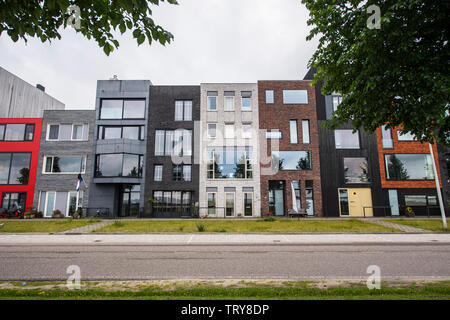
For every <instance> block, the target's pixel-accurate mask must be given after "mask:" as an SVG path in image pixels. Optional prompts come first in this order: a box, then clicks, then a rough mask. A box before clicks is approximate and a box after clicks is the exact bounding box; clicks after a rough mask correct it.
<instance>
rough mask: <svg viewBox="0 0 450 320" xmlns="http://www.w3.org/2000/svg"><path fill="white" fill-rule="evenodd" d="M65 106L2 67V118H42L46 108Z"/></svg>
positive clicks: (62, 108) (0, 85) (60, 108)
mask: <svg viewBox="0 0 450 320" xmlns="http://www.w3.org/2000/svg"><path fill="white" fill-rule="evenodd" d="M40 87H41V88H43V87H42V86H40ZM64 107H65V106H64V103H62V102H60V101H58V100H57V99H55V98H53V97H51V96H49V95H48V94H46V93H45V92H44V91H43V90H42V89H38V88H36V87H34V86H32V85H31V84H29V83H28V82H26V81H24V80H22V79H20V78H19V77H17V76H15V75H14V74H12V73H10V72H8V71H6V70H5V69H3V68H2V67H0V118H42V116H43V112H44V110H64Z"/></svg>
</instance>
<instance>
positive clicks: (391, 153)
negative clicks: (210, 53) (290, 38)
mask: <svg viewBox="0 0 450 320" xmlns="http://www.w3.org/2000/svg"><path fill="white" fill-rule="evenodd" d="M313 76H314V69H311V70H309V72H308V73H307V75H306V76H305V78H304V79H303V80H291V81H258V82H256V83H204V84H200V85H192V86H173V85H167V86H158V85H153V84H152V83H151V81H150V80H117V79H112V80H99V81H98V82H97V92H96V100H95V110H66V108H65V105H64V104H63V103H61V102H59V101H58V100H56V99H54V98H53V97H51V96H49V95H48V94H46V93H45V88H43V87H42V86H41V85H37V86H36V87H34V86H32V85H30V84H28V83H26V82H25V81H23V80H21V79H20V78H18V77H16V76H14V75H13V74H11V73H9V72H7V71H6V70H4V69H2V68H0V194H1V209H2V210H15V208H17V207H18V206H20V207H22V208H25V210H30V209H31V208H33V209H35V210H38V211H41V212H42V213H43V216H44V217H52V216H53V214H54V212H55V211H56V210H59V211H60V212H61V213H62V214H63V215H65V216H69V215H72V214H73V213H74V212H76V211H77V210H81V212H83V214H85V215H87V216H95V215H97V216H99V215H100V216H105V217H106V216H108V217H158V218H175V217H219V218H233V217H249V218H250V217H260V216H263V215H267V214H270V215H274V216H280V217H281V216H288V215H290V214H295V213H304V214H306V215H309V216H325V217H349V216H385V215H386V216H399V215H404V214H405V212H406V210H410V209H411V210H413V211H414V213H415V214H416V215H430V216H431V215H439V214H440V210H439V203H438V197H437V191H436V190H437V189H436V184H435V176H437V177H438V179H439V183H440V187H441V191H440V192H442V194H443V198H444V204H445V209H447V208H448V200H449V192H450V190H449V168H450V160H449V150H448V149H446V148H444V147H442V146H436V144H434V145H433V146H432V152H431V153H430V148H429V145H428V144H427V143H420V142H418V141H416V140H415V137H414V136H412V135H410V134H402V132H401V128H396V129H390V128H387V127H382V128H379V129H378V130H377V132H376V133H366V132H364V131H363V130H361V129H359V128H353V127H352V126H351V125H350V124H349V125H344V126H341V127H340V128H338V129H336V130H330V129H328V128H326V127H325V126H323V123H324V122H326V120H329V119H331V117H332V115H333V112H334V110H336V108H338V106H339V103H340V101H341V99H342V97H341V96H340V95H338V94H332V95H323V94H322V92H321V84H320V83H319V84H318V85H316V86H313V85H312V79H313ZM433 161H435V164H436V166H433ZM435 167H436V168H435Z"/></svg>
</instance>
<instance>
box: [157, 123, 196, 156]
mask: <svg viewBox="0 0 450 320" xmlns="http://www.w3.org/2000/svg"><path fill="white" fill-rule="evenodd" d="M164 155H166V156H180V157H181V156H191V155H192V130H185V129H177V130H156V132H155V156H164Z"/></svg>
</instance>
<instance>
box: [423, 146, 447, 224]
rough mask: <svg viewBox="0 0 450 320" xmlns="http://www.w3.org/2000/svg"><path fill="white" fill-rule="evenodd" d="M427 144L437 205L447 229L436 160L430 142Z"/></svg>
mask: <svg viewBox="0 0 450 320" xmlns="http://www.w3.org/2000/svg"><path fill="white" fill-rule="evenodd" d="M428 145H429V146H430V154H431V161H432V162H433V172H434V181H435V182H436V193H437V196H438V200H439V207H440V209H441V217H442V225H443V226H444V230H447V219H446V217H445V210H444V203H443V202H442V194H441V186H440V184H439V176H438V173H437V169H436V162H435V161H434V154H433V147H432V146H431V143H428Z"/></svg>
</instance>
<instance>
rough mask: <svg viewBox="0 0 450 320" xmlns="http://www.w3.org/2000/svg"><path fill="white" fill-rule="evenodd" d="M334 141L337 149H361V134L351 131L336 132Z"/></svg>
mask: <svg viewBox="0 0 450 320" xmlns="http://www.w3.org/2000/svg"><path fill="white" fill-rule="evenodd" d="M334 140H335V143H336V149H359V132H358V131H356V132H355V133H353V130H352V129H349V130H335V131H334Z"/></svg>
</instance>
